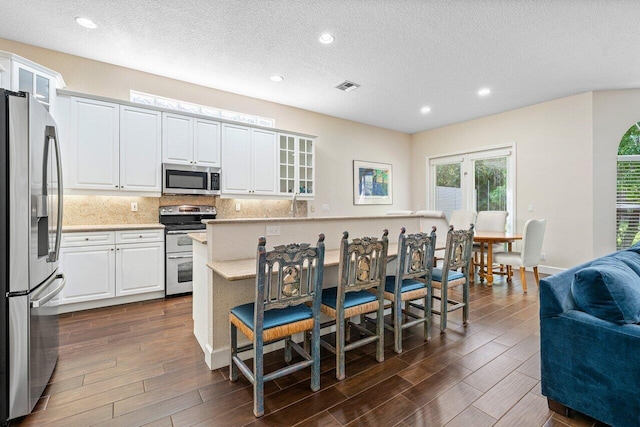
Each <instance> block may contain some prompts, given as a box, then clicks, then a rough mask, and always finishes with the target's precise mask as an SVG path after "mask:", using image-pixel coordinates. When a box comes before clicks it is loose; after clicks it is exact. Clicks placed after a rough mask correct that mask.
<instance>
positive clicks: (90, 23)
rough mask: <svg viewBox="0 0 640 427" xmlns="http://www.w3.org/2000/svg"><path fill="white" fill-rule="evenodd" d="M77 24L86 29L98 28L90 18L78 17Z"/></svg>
mask: <svg viewBox="0 0 640 427" xmlns="http://www.w3.org/2000/svg"><path fill="white" fill-rule="evenodd" d="M75 19H76V22H77V23H78V24H80V25H82V26H83V27H85V28H91V29H94V28H96V27H97V25H96V23H95V22H93V21H92V20H91V19H89V18H83V17H81V16H76V18H75Z"/></svg>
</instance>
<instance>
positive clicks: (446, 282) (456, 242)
mask: <svg viewBox="0 0 640 427" xmlns="http://www.w3.org/2000/svg"><path fill="white" fill-rule="evenodd" d="M472 247H473V224H472V225H471V226H470V227H469V229H468V230H454V229H453V226H451V227H449V231H448V232H447V246H446V248H445V251H444V262H443V264H442V268H434V269H433V278H432V280H431V283H432V284H433V287H434V288H436V289H440V295H439V296H436V295H435V294H434V296H433V298H434V299H439V300H440V309H436V308H433V309H432V313H435V314H439V315H440V333H444V332H445V331H446V329H447V313H449V312H451V311H454V310H458V309H460V308H462V321H463V323H464V324H466V323H467V321H468V320H469V274H470V273H471V272H470V269H469V265H470V263H471V248H472ZM457 270H461V271H463V273H461V272H460V271H457ZM460 285H462V301H455V300H452V299H449V288H451V287H453V286H460Z"/></svg>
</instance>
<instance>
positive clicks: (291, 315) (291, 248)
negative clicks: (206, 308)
mask: <svg viewBox="0 0 640 427" xmlns="http://www.w3.org/2000/svg"><path fill="white" fill-rule="evenodd" d="M266 243H267V241H266V239H265V238H264V237H260V238H259V239H258V255H257V262H256V296H255V302H252V303H248V304H244V305H240V306H237V307H234V308H232V309H231V312H230V314H229V321H230V328H231V329H230V335H231V346H230V348H231V360H230V363H229V379H230V380H231V381H236V380H237V379H238V369H240V371H241V372H242V374H243V375H244V376H245V377H247V379H248V380H249V381H250V382H251V384H253V413H254V415H255V416H256V417H261V416H262V415H264V383H265V382H266V381H270V380H273V379H276V378H280V377H283V376H285V375H288V374H290V373H292V372H295V371H299V370H301V369H304V368H307V367H309V366H311V389H312V390H313V391H317V390H319V389H320V295H321V292H322V278H323V273H324V234H320V236H319V238H318V243H317V245H316V247H315V248H314V247H311V246H310V245H309V244H308V243H300V244H295V243H292V244H289V245H281V246H276V247H275V248H274V249H273V250H272V251H269V252H267V251H266V250H265V245H266ZM238 329H240V331H241V332H242V333H243V334H244V335H246V336H247V338H249V340H251V343H250V344H248V345H245V346H243V347H241V348H238ZM305 331H312V332H311V354H309V352H307V351H305V349H303V348H302V347H301V346H300V345H299V344H297V343H296V342H294V341H293V340H292V339H291V336H292V335H293V334H295V333H298V332H305ZM282 339H284V340H285V361H286V362H287V363H289V362H291V349H294V350H295V351H296V352H297V353H298V354H300V355H301V356H302V357H303V359H304V360H302V361H300V362H297V363H294V364H291V365H288V366H286V367H284V368H280V369H278V370H276V371H273V372H270V373H268V374H265V373H264V361H263V358H264V346H265V345H266V344H269V343H271V342H275V341H279V340H282ZM249 350H253V371H252V370H251V369H250V368H249V367H248V366H247V364H245V362H244V361H243V360H242V359H241V358H240V356H239V355H238V354H239V353H241V352H245V351H249Z"/></svg>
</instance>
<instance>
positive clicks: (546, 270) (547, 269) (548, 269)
mask: <svg viewBox="0 0 640 427" xmlns="http://www.w3.org/2000/svg"><path fill="white" fill-rule="evenodd" d="M565 270H566V268H560V267H552V266H550V265H539V266H538V271H539V272H540V273H543V274H556V273H562V272H563V271H565Z"/></svg>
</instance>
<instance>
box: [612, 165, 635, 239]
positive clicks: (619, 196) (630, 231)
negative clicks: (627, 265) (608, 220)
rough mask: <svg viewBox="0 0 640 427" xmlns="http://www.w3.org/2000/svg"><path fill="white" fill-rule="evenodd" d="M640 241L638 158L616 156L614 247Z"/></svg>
mask: <svg viewBox="0 0 640 427" xmlns="http://www.w3.org/2000/svg"><path fill="white" fill-rule="evenodd" d="M637 241H640V156H618V173H617V188H616V247H617V248H618V249H625V248H629V247H631V246H632V245H633V244H634V243H636V242H637Z"/></svg>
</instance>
